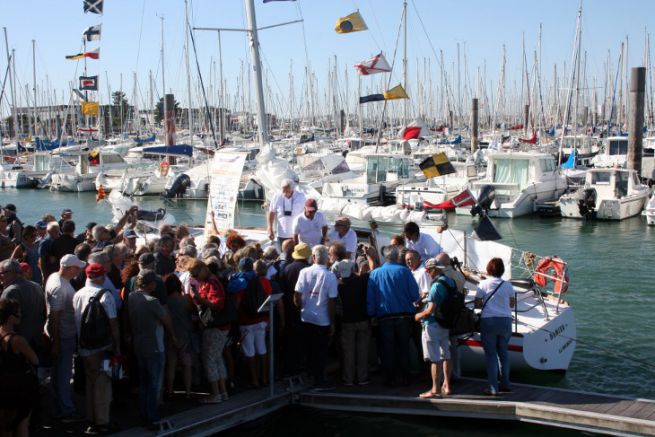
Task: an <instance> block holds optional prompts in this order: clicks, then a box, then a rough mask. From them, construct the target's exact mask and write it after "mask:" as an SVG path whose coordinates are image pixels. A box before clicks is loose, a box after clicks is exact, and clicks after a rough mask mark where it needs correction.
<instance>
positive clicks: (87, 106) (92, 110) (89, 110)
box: [82, 102, 99, 116]
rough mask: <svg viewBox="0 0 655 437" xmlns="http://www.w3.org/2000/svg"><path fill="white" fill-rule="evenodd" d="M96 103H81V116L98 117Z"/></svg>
mask: <svg viewBox="0 0 655 437" xmlns="http://www.w3.org/2000/svg"><path fill="white" fill-rule="evenodd" d="M98 109H99V106H98V102H82V114H84V115H93V116H97V115H98Z"/></svg>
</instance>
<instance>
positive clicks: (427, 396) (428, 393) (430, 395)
mask: <svg viewBox="0 0 655 437" xmlns="http://www.w3.org/2000/svg"><path fill="white" fill-rule="evenodd" d="M418 397H419V398H421V399H434V398H440V397H441V394H440V393H436V392H433V391H426V392H425V393H421V394H420V395H418Z"/></svg>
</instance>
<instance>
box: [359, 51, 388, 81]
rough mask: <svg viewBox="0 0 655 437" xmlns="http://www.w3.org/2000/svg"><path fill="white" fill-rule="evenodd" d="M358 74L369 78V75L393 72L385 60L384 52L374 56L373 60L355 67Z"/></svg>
mask: <svg viewBox="0 0 655 437" xmlns="http://www.w3.org/2000/svg"><path fill="white" fill-rule="evenodd" d="M355 68H356V69H357V72H358V73H359V74H361V75H362V76H368V75H369V74H377V73H388V72H390V71H391V67H390V66H389V63H388V62H387V60H386V59H385V58H384V55H383V54H382V52H380V53H378V54H377V55H375V56H373V57H372V58H371V59H369V60H367V61H364V62H362V63H361V64H357V65H355Z"/></svg>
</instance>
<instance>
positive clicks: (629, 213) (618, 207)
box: [560, 192, 648, 220]
mask: <svg viewBox="0 0 655 437" xmlns="http://www.w3.org/2000/svg"><path fill="white" fill-rule="evenodd" d="M647 199H648V193H646V192H644V193H643V194H639V195H634V196H627V197H623V198H621V199H604V200H601V201H600V204H599V205H598V208H597V209H596V211H594V212H593V214H592V218H595V219H597V220H623V219H626V218H629V217H634V216H636V215H638V214H639V213H641V211H642V210H643V209H644V204H645V203H646V200H647ZM560 210H561V213H562V217H568V218H578V219H580V218H583V216H582V215H581V214H580V208H579V207H578V199H577V198H576V197H574V196H571V197H568V196H567V197H564V196H563V197H562V198H560Z"/></svg>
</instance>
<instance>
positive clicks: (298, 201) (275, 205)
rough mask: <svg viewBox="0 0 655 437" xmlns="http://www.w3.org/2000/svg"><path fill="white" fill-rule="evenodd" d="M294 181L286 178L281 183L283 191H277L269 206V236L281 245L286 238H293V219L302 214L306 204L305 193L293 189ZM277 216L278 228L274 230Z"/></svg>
mask: <svg viewBox="0 0 655 437" xmlns="http://www.w3.org/2000/svg"><path fill="white" fill-rule="evenodd" d="M293 187H294V183H293V181H292V180H290V179H284V180H283V181H282V184H281V188H282V192H281V193H277V194H276V195H275V196H273V200H271V205H270V206H269V208H268V238H270V239H271V240H274V239H275V236H276V235H277V241H278V244H280V246H281V245H282V242H283V241H284V240H288V239H289V238H293V221H294V219H295V218H296V217H298V216H299V215H302V212H303V206H304V205H305V195H304V194H303V193H301V192H299V191H295V190H294V189H293ZM276 218H277V229H276V231H275V232H274V231H273V223H274V222H275V219H276Z"/></svg>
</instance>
